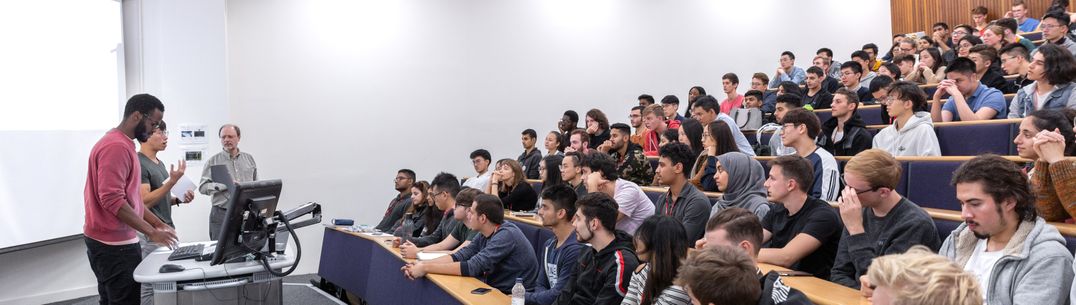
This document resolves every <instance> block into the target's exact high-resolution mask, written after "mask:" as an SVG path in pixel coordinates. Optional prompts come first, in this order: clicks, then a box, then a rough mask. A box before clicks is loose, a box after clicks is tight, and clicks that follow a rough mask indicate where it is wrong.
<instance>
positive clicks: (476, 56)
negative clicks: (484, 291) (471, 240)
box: [227, 0, 890, 272]
mask: <svg viewBox="0 0 1076 305" xmlns="http://www.w3.org/2000/svg"><path fill="white" fill-rule="evenodd" d="M227 12H228V35H227V37H228V70H229V91H230V99H229V101H230V106H231V110H232V111H231V113H232V118H233V120H234V121H235V122H237V123H238V124H239V125H241V126H243V130H244V133H243V135H244V137H243V144H242V145H241V146H243V147H244V148H245V150H246V151H247V152H250V153H252V154H253V155H254V156H255V158H256V159H257V160H258V165H259V167H260V173H261V174H260V176H261V177H262V178H273V177H276V178H282V179H284V182H285V183H284V189H283V194H282V197H283V201H282V204H283V205H285V206H290V205H294V204H296V203H299V202H305V201H317V202H319V203H321V204H322V205H323V206H324V209H325V214H326V218H327V219H328V218H354V219H356V220H357V221H358V222H360V223H374V222H376V221H377V220H379V219H380V217H381V215H382V213H383V211H384V208H385V204H386V203H387V202H388V200H389V199H390V198H391V197H392V196H393V190H392V181H391V179H392V177H393V176H394V174H395V171H396V170H397V169H399V168H405V167H406V168H412V169H414V170H415V171H416V172H418V173H419V178H420V179H424V180H429V179H432V178H433V176H434V175H435V174H436V173H437V172H438V171H448V172H452V173H455V174H457V175H459V176H471V175H473V174H474V172H473V170H472V169H471V167H470V162H469V160H468V158H467V156H468V154H469V153H470V152H471V151H472V150H473V149H475V148H479V147H482V148H486V149H489V150H490V151H491V152H492V153H493V156H494V159H499V158H515V157H516V156H517V155H518V154H519V153H520V151H521V148H520V144H519V141H518V139H519V133H520V132H521V131H522V130H523V129H525V128H534V129H536V130H538V131H539V133H540V135H542V136H543V137H544V135H545V133H546V132H548V131H549V130H553V129H554V128H555V122H556V121H557V120H558V119H559V118H560V116H561V113H562V112H563V111H564V110H565V109H575V110H576V111H578V112H580V114H582V113H584V112H585V111H586V110H588V109H590V108H592V107H597V108H600V109H603V110H605V112H606V113H607V114H608V115H609V116H610V117H611V119H612V120H613V121H619V122H624V121H627V118H626V117H627V112H628V109H629V108H630V107H631V106H633V105H636V104H637V101H636V100H635V97H636V96H638V95H639V94H641V93H649V94H651V95H654V96H656V97H657V98H659V99H660V97H661V96H664V95H666V94H676V95H678V96H679V97H680V98H681V99H682V100H686V93H687V89H688V88H689V87H691V86H693V85H702V86H704V87H706V88H707V89H709V90H710V91H711V92H712V94H715V95H716V96H718V97H719V98H723V97H724V94H723V93H720V91H721V90H720V83H721V80H720V77H721V75H722V74H724V73H725V72H730V71H731V72H735V73H737V74H739V75H740V76H741V91H740V92H741V93H742V92H744V91H746V90H747V85H748V83H749V82H750V80H749V78H750V76H749V75H750V74H751V73H753V72H755V71H762V72H766V73H773V72H774V70H775V69H776V67H777V62H778V57H779V54H780V52H781V51H783V50H786V49H787V50H791V51H793V52H795V53H796V54H799V55H800V60H799V61H798V62H797V64H798V66H801V67H807V66H808V65H809V64H810V59H811V58H812V57H813V55H814V51H815V50H817V49H818V48H819V47H823V46H825V47H830V48H832V49H834V50H836V52H837V53H838V54H837V58H838V59H839V60H844V59H846V58H847V57H848V55H849V54H851V52H852V51H853V50H855V49H858V48H859V47H860V46H862V45H863V44H864V43H866V42H872V41H873V42H881V43H883V44H884V42H886V41H888V40H889V33H890V22H889V16H890V13H889V2H888V1H859V2H856V5H855V6H854V7H853V6H851V5H849V4H848V2H846V1H837V0H829V1H821V0H814V1H780V2H778V1H691V2H687V3H685V2H668V3H666V2H653V1H643V0H627V1H614V0H582V1H580V0H561V1H548V0H546V1H542V0H526V1H473V0H472V1H466V0H464V1H414V0H411V1H407V0H404V1H328V0H326V1H300V0H292V1H286V0H281V1H264V0H233V1H229V2H228V8H227ZM883 47H884V46H883ZM682 111H683V109H681V112H682ZM300 235H301V239H302V241H303V246H304V247H303V248H304V250H305V251H306V252H307V253H312V254H308V255H307V256H304V260H303V262H302V263H301V265H300V269H299V272H315V271H316V270H317V261H316V256H317V255H318V254H317V253H318V252H319V251H320V243H321V236H322V231H321V230H320V229H317V228H308V229H303V230H301V233H300Z"/></svg>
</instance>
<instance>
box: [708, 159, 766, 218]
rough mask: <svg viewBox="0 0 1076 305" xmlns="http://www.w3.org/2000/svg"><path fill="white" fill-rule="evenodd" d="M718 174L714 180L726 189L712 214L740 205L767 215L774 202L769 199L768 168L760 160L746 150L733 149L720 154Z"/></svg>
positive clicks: (763, 215)
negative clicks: (767, 195) (745, 151)
mask: <svg viewBox="0 0 1076 305" xmlns="http://www.w3.org/2000/svg"><path fill="white" fill-rule="evenodd" d="M717 162H718V164H717V173H715V174H714V180H715V181H717V185H718V189H720V191H722V192H724V194H723V195H722V196H721V199H720V200H718V201H717V204H714V206H713V208H712V209H711V210H710V216H711V217H713V215H715V214H717V212H718V211H721V210H722V209H725V208H731V207H738V208H744V209H747V210H748V211H751V212H753V213H755V215H758V219H760V220H761V219H763V218H764V217H766V213H767V212H769V211H770V203H769V202H768V201H766V187H765V186H763V183H765V182H766V170H765V169H763V168H762V164H761V163H758V161H757V160H755V159H751V157H750V156H748V155H747V154H744V153H742V152H730V153H726V154H723V155H720V156H717Z"/></svg>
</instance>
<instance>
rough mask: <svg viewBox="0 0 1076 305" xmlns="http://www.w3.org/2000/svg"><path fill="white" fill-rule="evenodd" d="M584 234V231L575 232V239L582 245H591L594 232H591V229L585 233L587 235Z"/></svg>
mask: <svg viewBox="0 0 1076 305" xmlns="http://www.w3.org/2000/svg"><path fill="white" fill-rule="evenodd" d="M583 232H584V231H579V230H578V229H577V230H575V239H576V240H578V241H579V242H581V243H589V242H590V240H591V239H592V238H594V232H592V231H590V228H587V230H586V231H585V232H587V234H583Z"/></svg>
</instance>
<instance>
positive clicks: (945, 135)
mask: <svg viewBox="0 0 1076 305" xmlns="http://www.w3.org/2000/svg"><path fill="white" fill-rule="evenodd" d="M820 116H821V115H820ZM868 116H869V115H868ZM874 118H877V117H876V116H875V117H874ZM864 119H866V117H865V118H864ZM888 126H889V125H870V126H867V129H868V130H870V131H871V132H872V133H875V134H877V133H878V131H879V130H882V129H883V128H885V127H888ZM934 133H935V134H937V136H938V144H939V145H940V147H941V153H942V155H943V156H974V155H978V154H982V153H994V154H999V155H1016V146H1015V145H1014V144H1013V143H1012V140H1013V138H1014V137H1016V135H1017V134H1019V133H1020V119H1004V120H986V121H967V122H963V121H962V122H937V123H934ZM755 135H756V131H753V130H748V131H744V136H746V137H747V139H748V141H749V142H751V144H756V142H757V141H756V138H755ZM772 135H773V134H772V133H763V134H762V137H761V138H762V142H763V143H769V141H770V136H772ZM1002 135H1003V136H1002ZM655 162H656V161H655Z"/></svg>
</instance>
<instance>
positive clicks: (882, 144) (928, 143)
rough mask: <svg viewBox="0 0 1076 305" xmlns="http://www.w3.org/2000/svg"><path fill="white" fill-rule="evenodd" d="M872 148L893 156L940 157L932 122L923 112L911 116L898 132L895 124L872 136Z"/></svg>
mask: <svg viewBox="0 0 1076 305" xmlns="http://www.w3.org/2000/svg"><path fill="white" fill-rule="evenodd" d="M873 147H874V148H878V149H881V150H885V151H887V152H889V153H890V154H892V155H893V156H941V147H940V146H938V135H937V134H934V121H932V120H931V119H930V113H929V112H925V111H920V112H916V113H915V114H912V117H911V118H909V119H908V122H907V123H905V124H904V126H903V127H901V128H900V130H897V125H896V123H894V124H891V125H889V126H886V127H885V128H884V129H882V131H879V132H878V134H877V135H875V136H874V145H873Z"/></svg>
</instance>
